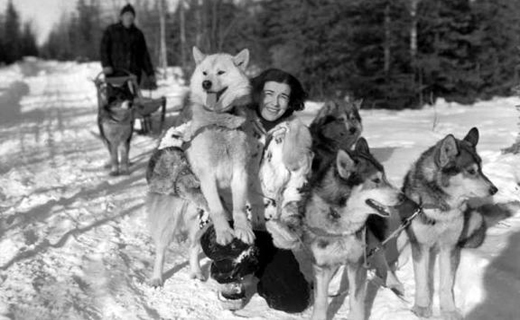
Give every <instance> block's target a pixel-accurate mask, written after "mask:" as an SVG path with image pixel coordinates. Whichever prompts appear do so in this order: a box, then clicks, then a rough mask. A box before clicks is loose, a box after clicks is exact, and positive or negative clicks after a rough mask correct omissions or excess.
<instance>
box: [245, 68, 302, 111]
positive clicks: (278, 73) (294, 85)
mask: <svg viewBox="0 0 520 320" xmlns="http://www.w3.org/2000/svg"><path fill="white" fill-rule="evenodd" d="M269 81H273V82H278V83H285V84H287V85H288V86H289V88H291V94H290V96H289V106H288V107H287V111H286V112H285V114H284V118H285V117H287V116H290V115H291V114H292V113H293V112H294V111H301V110H303V108H305V104H304V102H305V99H307V92H305V90H303V87H302V84H301V83H300V81H298V79H296V78H295V77H294V76H293V75H292V74H290V73H287V72H285V71H283V70H280V69H274V68H273V69H267V70H265V71H263V72H262V73H260V74H259V75H258V76H256V77H254V78H253V79H251V85H252V87H253V88H252V93H253V101H254V102H256V103H260V101H261V100H262V98H261V97H262V91H263V90H264V85H265V83H266V82H269Z"/></svg>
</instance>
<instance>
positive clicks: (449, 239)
mask: <svg viewBox="0 0 520 320" xmlns="http://www.w3.org/2000/svg"><path fill="white" fill-rule="evenodd" d="M478 139H479V132H478V129H477V128H472V129H471V130H470V131H469V132H468V134H467V135H466V137H465V138H464V139H463V140H459V139H456V138H455V137H454V136H453V135H451V134H449V135H447V136H446V137H445V138H444V139H442V140H441V141H439V142H438V143H437V144H435V145H434V146H433V147H431V148H429V149H428V150H427V151H425V152H424V153H423V154H422V155H421V156H420V158H419V160H417V162H415V164H414V165H413V166H412V168H411V169H410V171H409V172H408V174H407V175H406V177H405V180H404V184H403V192H404V193H405V194H406V195H407V196H408V197H409V198H410V199H412V200H414V201H415V202H417V203H418V204H419V205H421V206H422V207H423V211H422V213H421V214H420V215H419V216H418V217H416V218H415V219H414V220H413V221H412V223H411V224H410V226H409V227H408V228H407V234H408V237H409V239H410V243H411V246H412V258H413V263H414V273H415V286H416V289H415V305H414V307H413V309H412V311H413V312H414V313H415V314H416V315H418V316H419V317H424V318H428V317H430V316H431V315H432V296H433V283H432V281H433V265H434V261H435V256H436V255H437V254H438V255H439V267H440V277H441V281H440V286H439V290H440V292H439V298H440V307H441V313H442V318H443V319H445V320H454V319H462V315H461V314H460V313H459V311H458V310H457V309H456V306H455V300H454V297H453V284H454V281H455V274H456V271H457V267H458V265H459V259H460V250H461V248H464V247H472V248H474V247H478V246H479V245H480V244H481V243H482V242H483V240H484V236H485V231H486V225H485V222H484V220H483V218H482V216H480V214H478V213H477V212H476V211H473V210H471V209H469V208H468V207H467V205H466V202H467V200H468V199H469V198H475V197H487V196H492V195H494V194H495V193H497V191H498V189H497V188H496V187H495V186H494V185H493V183H492V182H491V181H490V180H489V179H488V178H487V177H486V176H485V175H484V174H483V173H482V160H481V159H480V157H479V156H478V154H477V150H476V146H477V143H478Z"/></svg>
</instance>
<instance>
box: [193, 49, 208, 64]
mask: <svg viewBox="0 0 520 320" xmlns="http://www.w3.org/2000/svg"><path fill="white" fill-rule="evenodd" d="M204 59H206V55H205V54H204V53H202V51H200V50H199V48H197V47H193V60H195V63H196V64H200V63H201V62H202V60H204Z"/></svg>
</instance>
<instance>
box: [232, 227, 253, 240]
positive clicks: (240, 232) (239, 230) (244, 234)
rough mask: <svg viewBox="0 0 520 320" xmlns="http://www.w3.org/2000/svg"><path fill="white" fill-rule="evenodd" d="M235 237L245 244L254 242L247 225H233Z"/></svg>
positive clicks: (251, 231)
mask: <svg viewBox="0 0 520 320" xmlns="http://www.w3.org/2000/svg"><path fill="white" fill-rule="evenodd" d="M235 236H236V237H237V238H238V239H240V240H242V242H244V243H247V244H253V242H254V241H255V234H254V233H253V229H252V228H251V225H249V224H244V225H242V224H236V225H235Z"/></svg>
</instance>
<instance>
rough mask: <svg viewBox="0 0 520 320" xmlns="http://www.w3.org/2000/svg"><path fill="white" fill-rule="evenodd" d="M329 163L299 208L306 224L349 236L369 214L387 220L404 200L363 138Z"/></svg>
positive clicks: (361, 224)
mask: <svg viewBox="0 0 520 320" xmlns="http://www.w3.org/2000/svg"><path fill="white" fill-rule="evenodd" d="M333 160H334V161H332V162H331V163H330V164H329V165H328V166H329V169H328V171H327V173H326V174H325V175H324V176H323V178H321V180H320V181H319V182H312V183H311V186H310V188H311V191H310V193H309V195H308V196H307V198H306V199H305V201H306V203H305V206H302V207H301V208H300V210H304V211H303V214H304V216H305V220H306V224H307V225H310V226H315V227H320V228H323V229H326V230H330V232H331V233H342V234H352V233H354V232H356V231H358V230H359V229H360V228H361V227H362V226H363V225H364V224H365V223H366V220H367V219H368V217H369V216H370V215H372V214H374V215H378V216H382V217H385V218H387V217H389V216H390V212H391V211H392V210H393V207H396V206H398V205H400V204H401V203H402V202H403V200H405V199H406V197H404V195H403V194H402V193H401V192H399V190H398V189H397V188H395V187H394V186H392V185H391V184H390V183H389V182H388V180H387V179H386V175H385V171H384V168H383V166H382V165H381V164H380V163H379V162H378V161H377V160H376V159H375V158H374V157H373V156H372V154H371V153H370V149H369V147H368V143H367V142H366V140H365V139H364V138H360V139H359V140H358V142H357V143H356V146H355V148H354V149H353V150H347V151H345V150H341V149H340V150H339V151H338V152H337V154H336V157H335V159H333Z"/></svg>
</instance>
